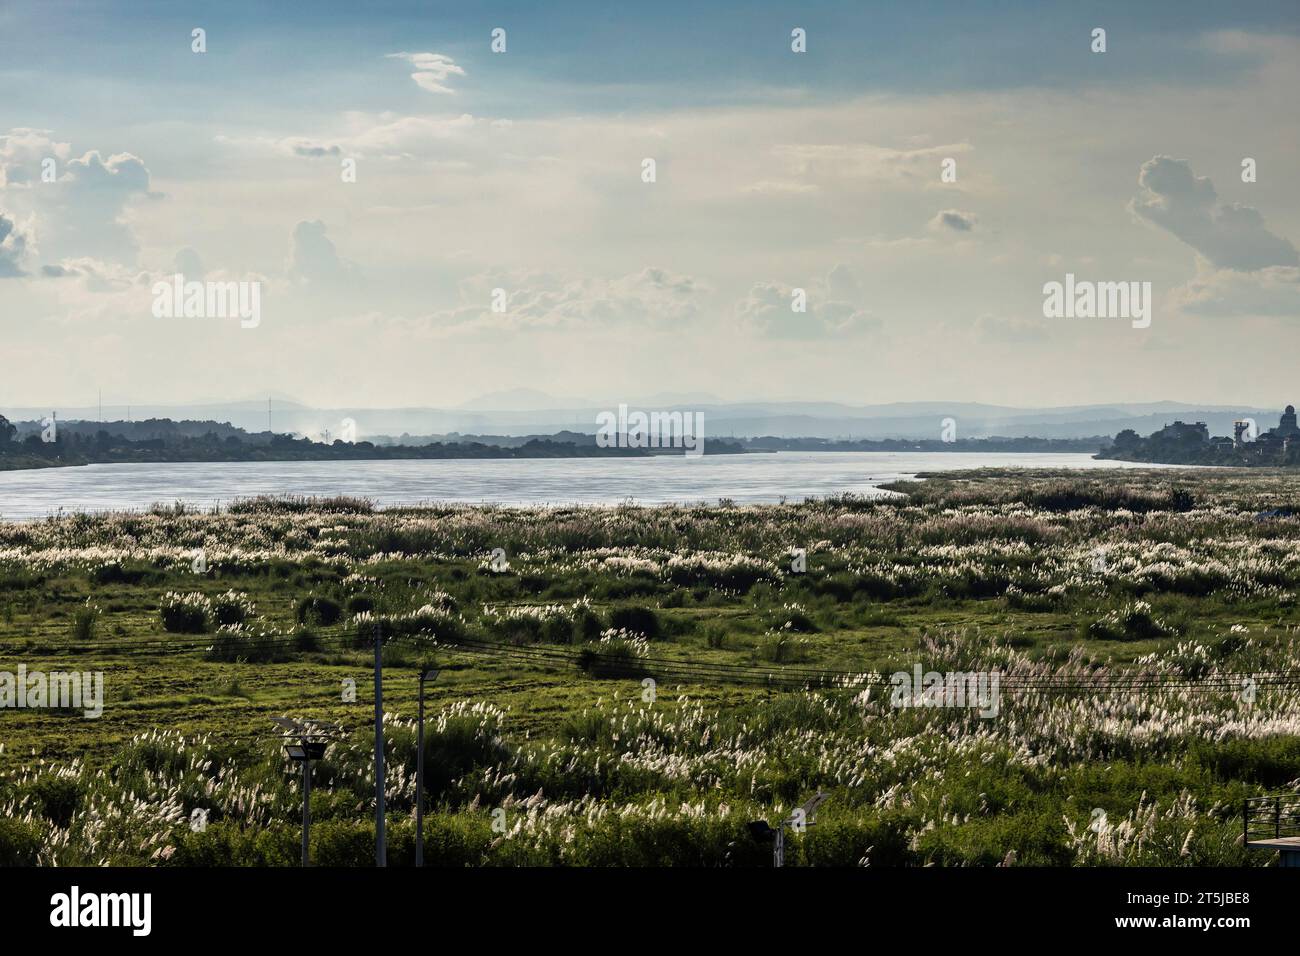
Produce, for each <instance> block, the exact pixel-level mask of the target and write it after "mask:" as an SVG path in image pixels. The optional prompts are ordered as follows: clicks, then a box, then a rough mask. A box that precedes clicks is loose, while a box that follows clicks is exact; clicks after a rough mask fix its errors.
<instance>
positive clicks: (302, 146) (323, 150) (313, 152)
mask: <svg viewBox="0 0 1300 956" xmlns="http://www.w3.org/2000/svg"><path fill="white" fill-rule="evenodd" d="M277 145H278V146H279V147H280V149H281V150H283V151H284V152H286V153H291V154H292V155H294V156H306V157H309V158H312V159H319V158H321V157H323V156H338V155H339V154H340V153H342V152H343V149H342V147H340V146H339V145H338V144H337V143H318V142H313V141H312V140H309V139H304V138H303V137H301V136H290V137H287V138H286V139H282V140H280V142H279V143H278V144H277Z"/></svg>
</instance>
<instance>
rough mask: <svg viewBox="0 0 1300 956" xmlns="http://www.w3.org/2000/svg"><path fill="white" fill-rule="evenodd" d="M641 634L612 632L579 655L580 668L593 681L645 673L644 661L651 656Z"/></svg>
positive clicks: (608, 632) (614, 630) (611, 630)
mask: <svg viewBox="0 0 1300 956" xmlns="http://www.w3.org/2000/svg"><path fill="white" fill-rule="evenodd" d="M649 653H650V649H649V647H647V645H646V639H645V638H644V637H642V636H641V635H640V634H632V633H630V632H628V631H622V630H616V629H614V628H611V629H610V630H608V631H606V632H605V633H604V634H602V635H600V640H598V641H593V642H592V643H590V644H588V645H587V646H586V647H585V648H583V649H582V652H581V653H580V654H579V655H578V666H579V667H581V668H582V669H583V670H584V671H586V672H587V673H589V674H591V675H592V676H594V677H637V676H640V675H641V674H644V673H645V665H644V664H642V663H641V662H642V659H643V658H645V657H647V656H649Z"/></svg>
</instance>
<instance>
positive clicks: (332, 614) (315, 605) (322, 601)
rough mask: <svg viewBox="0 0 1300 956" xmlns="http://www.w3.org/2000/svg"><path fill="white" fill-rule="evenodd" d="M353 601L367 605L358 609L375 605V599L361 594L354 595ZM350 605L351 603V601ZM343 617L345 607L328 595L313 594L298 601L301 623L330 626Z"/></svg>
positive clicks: (370, 607)
mask: <svg viewBox="0 0 1300 956" xmlns="http://www.w3.org/2000/svg"><path fill="white" fill-rule="evenodd" d="M351 601H355V602H357V603H358V604H361V603H365V604H366V605H367V606H366V607H358V608H357V610H358V611H363V610H364V611H368V610H371V609H372V608H373V607H374V602H373V601H371V600H370V599H369V598H363V597H362V596H361V595H354V596H353V597H352V598H351ZM350 606H351V603H349V607H350ZM342 617H343V609H342V608H341V607H339V603H338V602H337V601H333V600H330V599H329V598H327V597H321V596H320V595H317V594H311V595H308V596H307V597H305V598H303V599H302V600H301V601H299V602H298V623H299V624H319V625H321V626H322V627H329V626H330V625H331V624H337V623H338V622H339V620H340V618H342Z"/></svg>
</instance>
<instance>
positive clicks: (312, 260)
mask: <svg viewBox="0 0 1300 956" xmlns="http://www.w3.org/2000/svg"><path fill="white" fill-rule="evenodd" d="M288 269H289V275H290V276H291V277H293V278H295V279H301V280H304V281H306V282H319V283H331V282H336V281H338V280H341V279H347V278H355V277H356V274H357V270H356V266H354V265H353V264H352V263H350V262H345V261H344V260H343V259H340V258H339V253H338V249H336V248H335V247H334V243H333V242H332V241H331V240H330V239H329V238H328V237H327V236H326V235H325V223H323V222H321V221H320V220H319V219H316V220H312V221H310V222H309V221H307V220H303V221H302V222H300V223H298V225H296V226H294V229H293V237H292V238H291V239H290V240H289V267H288Z"/></svg>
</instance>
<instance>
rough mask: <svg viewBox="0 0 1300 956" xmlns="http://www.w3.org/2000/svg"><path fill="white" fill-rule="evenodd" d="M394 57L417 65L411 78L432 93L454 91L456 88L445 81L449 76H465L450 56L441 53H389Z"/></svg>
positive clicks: (414, 65) (421, 87)
mask: <svg viewBox="0 0 1300 956" xmlns="http://www.w3.org/2000/svg"><path fill="white" fill-rule="evenodd" d="M388 56H389V57H390V58H393V59H398V60H405V61H406V62H407V63H409V64H411V66H413V67H415V72H414V73H412V74H411V79H413V80H415V83H416V85H417V86H419V87H420V89H422V90H427V91H428V92H430V93H454V92H456V91H455V90H453V89H451V88H450V87H447V86H444V85H443V81H444V80H446V79H447V77H449V76H464V75H465V71H464V70H463V69H461V68H460V67H459V66H457V65H456V62H455V61H454V60H452V58H451V57H449V56H444V55H443V54H441V53H389V54H388Z"/></svg>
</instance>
